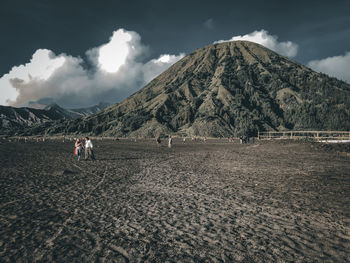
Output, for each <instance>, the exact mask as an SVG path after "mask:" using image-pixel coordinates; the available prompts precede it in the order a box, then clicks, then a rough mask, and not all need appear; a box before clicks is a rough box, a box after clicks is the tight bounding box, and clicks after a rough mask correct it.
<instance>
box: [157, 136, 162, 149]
mask: <svg viewBox="0 0 350 263" xmlns="http://www.w3.org/2000/svg"><path fill="white" fill-rule="evenodd" d="M156 143H157V145H158V146H160V143H161V142H160V136H159V135H158V136H157V137H156Z"/></svg>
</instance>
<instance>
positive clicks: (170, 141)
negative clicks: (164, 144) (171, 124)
mask: <svg viewBox="0 0 350 263" xmlns="http://www.w3.org/2000/svg"><path fill="white" fill-rule="evenodd" d="M172 145H173V139H172V138H171V136H169V140H168V147H169V148H171V146H172Z"/></svg>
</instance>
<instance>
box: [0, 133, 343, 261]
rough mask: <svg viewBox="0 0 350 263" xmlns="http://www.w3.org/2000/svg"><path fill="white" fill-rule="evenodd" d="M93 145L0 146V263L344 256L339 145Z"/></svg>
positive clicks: (211, 142)
mask: <svg viewBox="0 0 350 263" xmlns="http://www.w3.org/2000/svg"><path fill="white" fill-rule="evenodd" d="M93 143H94V145H95V154H96V158H97V160H96V161H80V162H78V161H77V160H76V158H75V157H74V156H73V143H72V142H65V143H62V142H51V141H46V142H40V143H34V142H27V143H24V142H5V143H4V142H3V143H1V144H0V167H1V168H0V171H1V176H0V262H34V261H35V262H52V261H54V262H292V261H293V262H346V261H349V259H350V205H349V204H350V162H349V156H348V154H346V153H339V149H340V148H341V149H343V150H342V151H345V152H346V151H349V146H346V147H343V148H342V147H341V146H336V147H338V148H333V147H332V146H322V145H321V144H317V143H308V142H294V141H256V143H255V144H247V145H240V144H239V143H237V142H235V143H228V142H227V140H224V139H222V140H209V141H208V142H207V143H203V142H186V144H182V143H181V142H180V141H179V140H175V142H174V145H173V148H171V149H169V148H167V147H166V145H164V144H165V143H164V142H163V145H162V146H161V147H157V146H156V145H155V143H154V142H153V141H151V140H148V141H147V140H144V141H137V142H132V141H131V140H121V141H97V140H95V141H93ZM339 147H340V148H339ZM344 149H345V150H344Z"/></svg>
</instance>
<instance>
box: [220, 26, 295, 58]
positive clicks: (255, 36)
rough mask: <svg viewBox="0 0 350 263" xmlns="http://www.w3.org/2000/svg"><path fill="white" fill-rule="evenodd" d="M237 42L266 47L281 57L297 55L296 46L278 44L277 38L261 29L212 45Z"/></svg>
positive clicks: (290, 43) (285, 43) (286, 42)
mask: <svg viewBox="0 0 350 263" xmlns="http://www.w3.org/2000/svg"><path fill="white" fill-rule="evenodd" d="M237 40H245V41H251V42H255V43H258V44H260V45H263V46H264V47H267V48H269V49H271V50H273V51H275V52H277V53H279V54H281V55H284V56H287V57H290V58H292V57H295V56H296V55H297V53H298V45H297V44H296V43H293V42H291V41H285V42H279V41H278V37H277V36H274V35H270V34H269V32H268V31H266V30H264V29H262V30H260V31H254V32H252V33H250V34H246V35H243V36H240V35H239V36H233V37H232V38H231V39H229V40H219V41H216V42H214V43H222V42H227V41H237Z"/></svg>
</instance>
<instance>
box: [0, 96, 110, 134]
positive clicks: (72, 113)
mask: <svg viewBox="0 0 350 263" xmlns="http://www.w3.org/2000/svg"><path fill="white" fill-rule="evenodd" d="M109 105H110V104H108V103H99V104H98V105H95V106H92V107H88V108H81V109H64V108H62V107H60V106H59V105H57V104H55V103H53V104H50V105H46V106H45V107H44V108H43V109H35V108H30V107H22V108H15V107H10V106H0V134H9V135H13V134H16V133H17V134H18V133H22V132H23V131H24V130H26V129H28V128H31V127H34V126H36V125H39V124H44V123H46V125H48V123H50V122H52V121H57V120H73V119H77V118H80V117H84V116H87V115H92V114H95V113H98V112H100V111H102V110H103V109H105V108H107V107H108V106H109ZM41 106H42V104H41Z"/></svg>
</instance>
